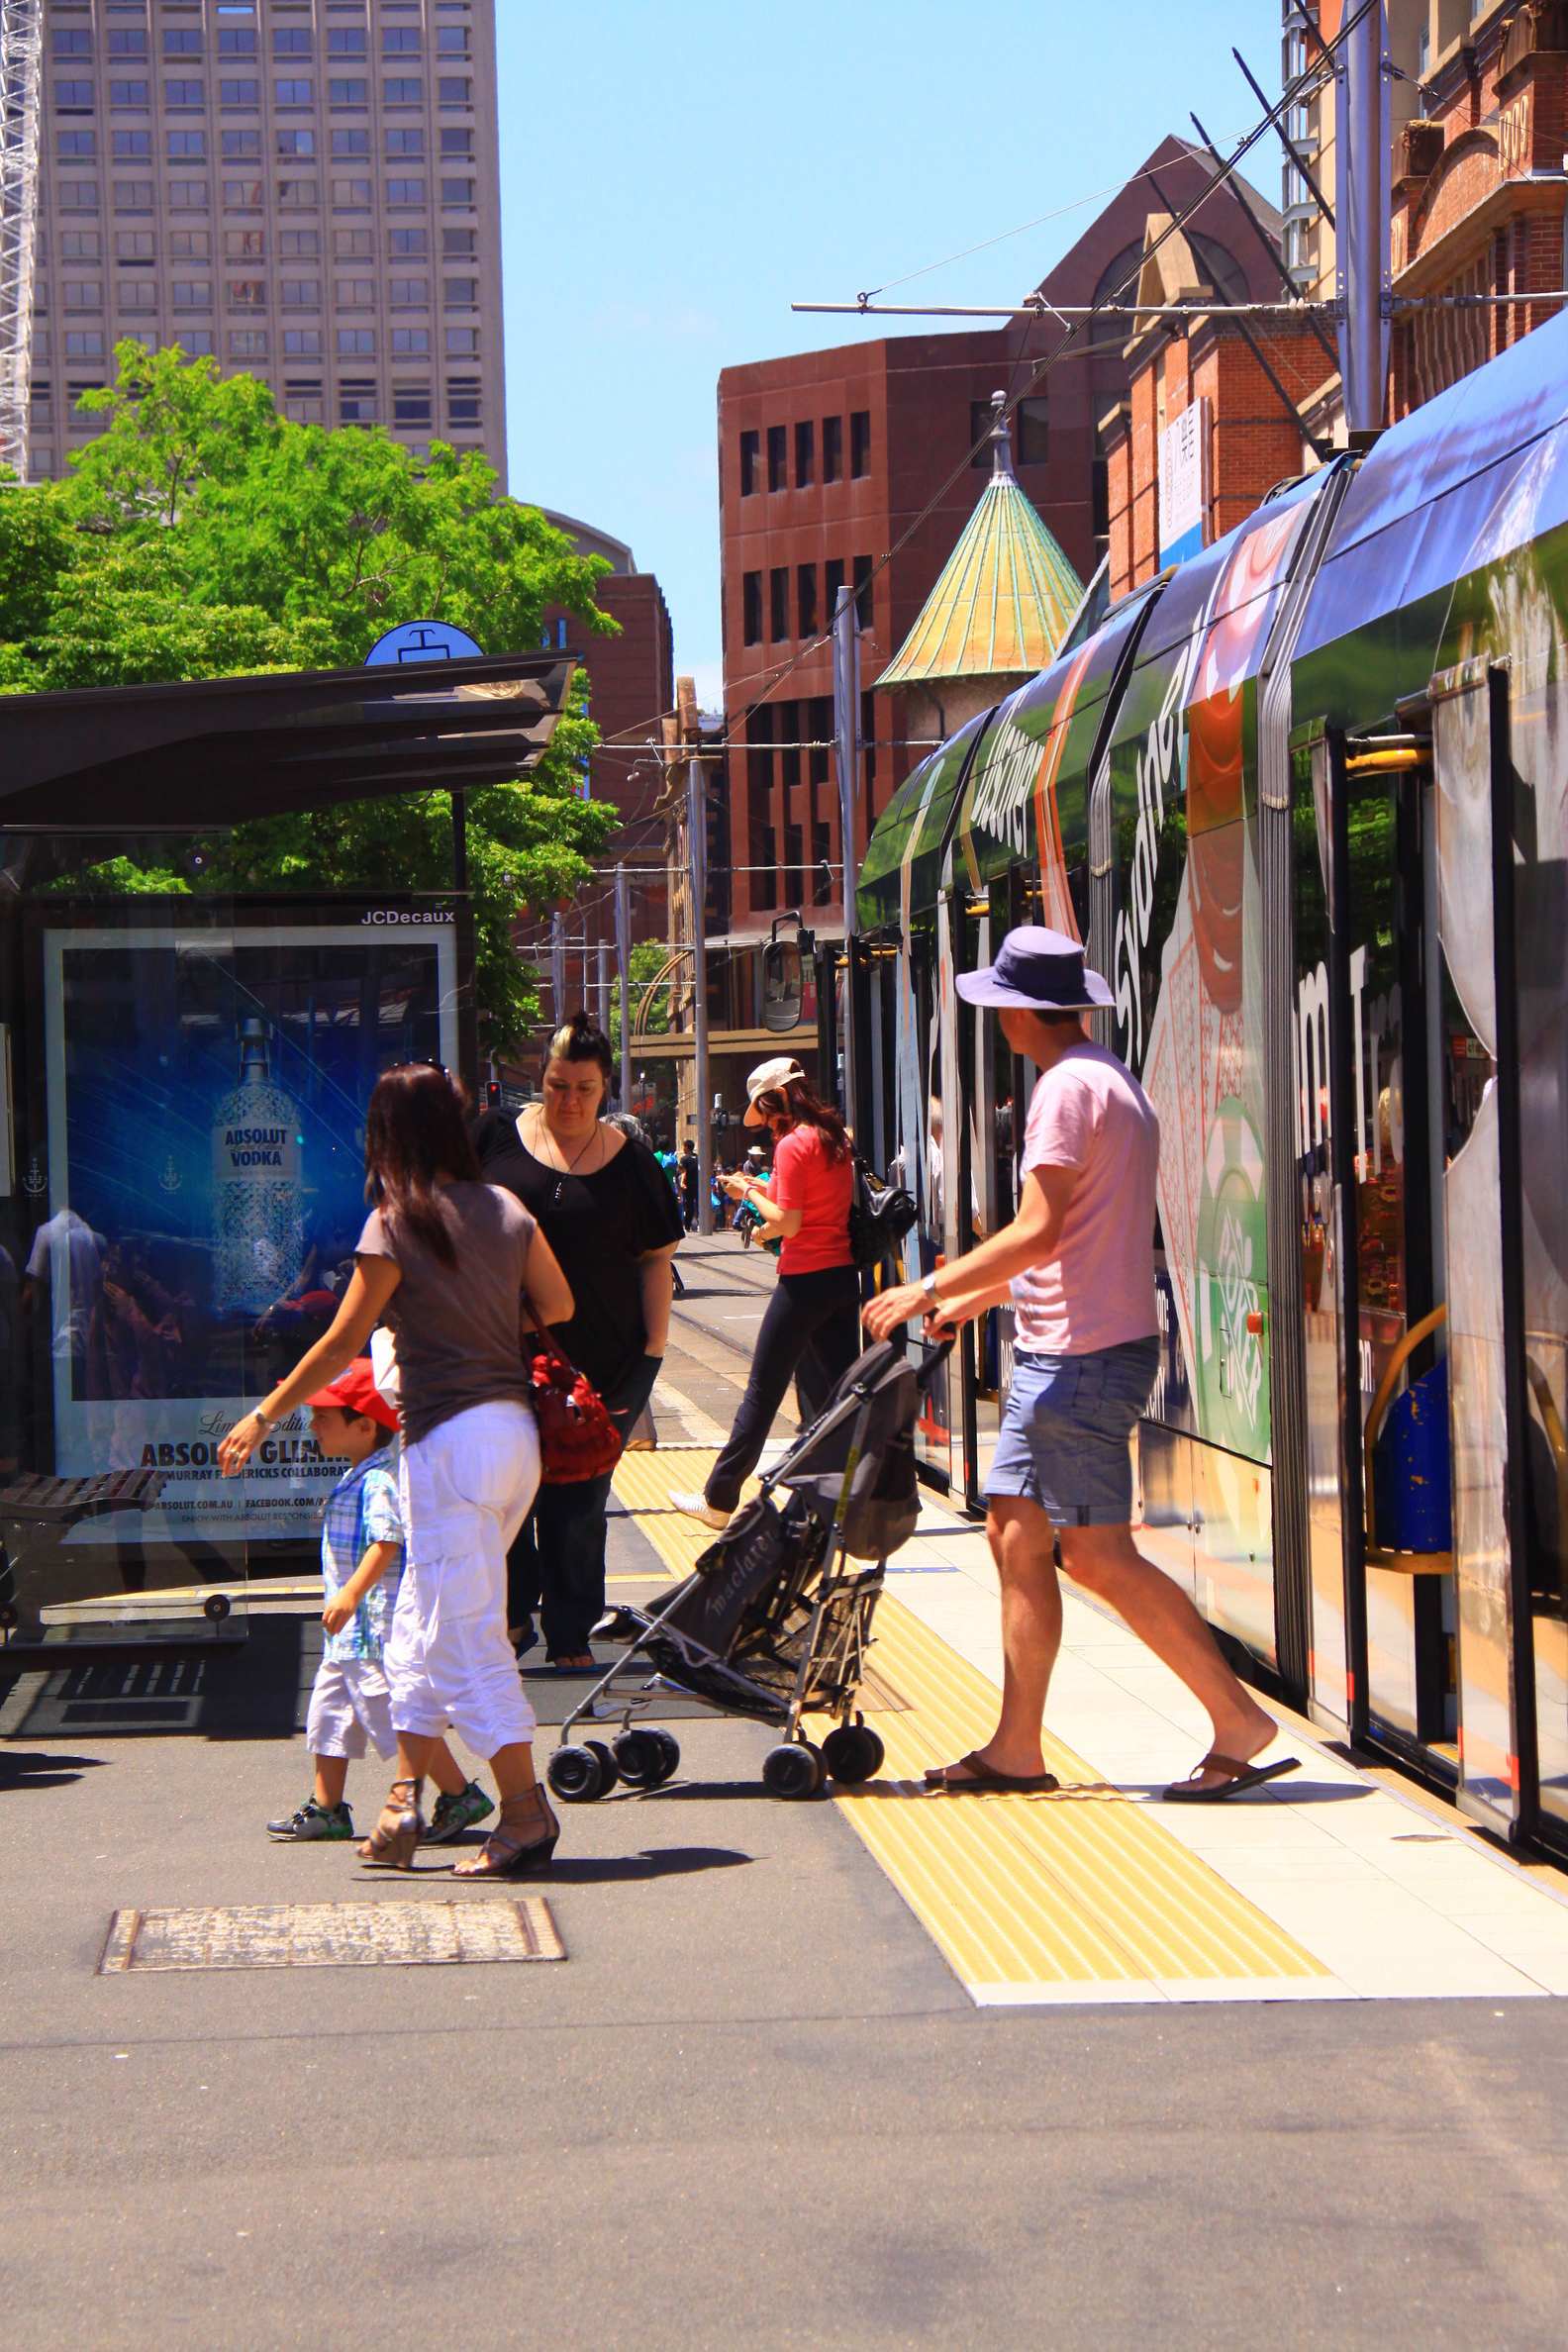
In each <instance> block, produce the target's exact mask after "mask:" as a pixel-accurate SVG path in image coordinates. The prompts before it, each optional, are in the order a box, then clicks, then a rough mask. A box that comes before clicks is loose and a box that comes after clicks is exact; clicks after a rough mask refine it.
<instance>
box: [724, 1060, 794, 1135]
mask: <svg viewBox="0 0 1568 2352" xmlns="http://www.w3.org/2000/svg"><path fill="white" fill-rule="evenodd" d="M805 1083H806V1073H805V1071H804V1070H803V1069H802V1068H801V1066H800V1063H799V1062H798V1061H797V1060H796V1059H795V1057H794V1055H793V1054H790V1053H775V1054H774V1056H773V1059H772V1060H771V1061H765V1062H758V1063H757V1066H756V1068H755V1069H754V1070H753V1071H751V1073H750V1074H749V1076H748V1077H747V1079H746V1107H745V1112H744V1115H743V1116H742V1118H741V1121H740V1124H741V1126H742V1127H765V1126H766V1125H767V1122H766V1120H765V1119H764V1118H763V1115H762V1113H761V1112H760V1111H759V1110H758V1109H757V1107H756V1104H757V1096H758V1095H764V1094H782V1093H783V1091H784V1089H785V1087H786V1086H795V1085H800V1086H804V1085H805Z"/></svg>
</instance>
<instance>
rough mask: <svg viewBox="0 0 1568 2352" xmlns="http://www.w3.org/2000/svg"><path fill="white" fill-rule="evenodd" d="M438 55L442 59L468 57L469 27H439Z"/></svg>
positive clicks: (437, 39)
mask: <svg viewBox="0 0 1568 2352" xmlns="http://www.w3.org/2000/svg"><path fill="white" fill-rule="evenodd" d="M436 53H437V55H438V56H441V57H466V56H467V54H468V28H467V26H466V25H438V26H437V28H436Z"/></svg>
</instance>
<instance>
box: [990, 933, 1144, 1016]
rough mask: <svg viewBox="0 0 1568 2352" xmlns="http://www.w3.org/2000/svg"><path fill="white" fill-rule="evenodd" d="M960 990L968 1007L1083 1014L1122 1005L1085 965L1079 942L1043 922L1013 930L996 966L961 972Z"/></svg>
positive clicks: (1001, 950) (999, 951)
mask: <svg viewBox="0 0 1568 2352" xmlns="http://www.w3.org/2000/svg"><path fill="white" fill-rule="evenodd" d="M954 985H955V986H956V988H957V990H958V994H959V995H960V996H961V997H962V998H963V1000H964V1003H965V1004H966V1005H1018V1006H1021V1007H1023V1008H1024V1010H1025V1011H1027V1012H1030V1013H1081V1012H1087V1011H1088V1009H1089V1008H1090V1007H1091V1006H1094V1005H1112V1004H1115V1002H1116V999H1115V997H1113V995H1112V993H1111V990H1110V987H1109V985H1108V983H1107V982H1106V981H1105V980H1103V979H1102V978H1101V976H1100V974H1099V973H1098V972H1094V971H1091V970H1090V969H1089V967H1088V965H1087V964H1086V963H1085V962H1084V951H1083V948H1082V946H1081V944H1080V943H1079V941H1078V940H1077V939H1070V938H1069V937H1068V936H1067V933H1066V932H1065V931H1046V930H1044V929H1043V927H1042V926H1041V925H1039V924H1037V923H1026V924H1023V925H1021V926H1020V928H1019V929H1018V930H1017V931H1009V932H1008V935H1007V937H1006V938H1005V939H1004V940H1003V942H1002V944H1001V946H1000V947H999V948H998V949H997V954H996V961H995V963H989V964H986V965H985V966H984V967H983V969H982V970H980V971H978V972H960V973H958V975H957V977H956V980H955V983H954Z"/></svg>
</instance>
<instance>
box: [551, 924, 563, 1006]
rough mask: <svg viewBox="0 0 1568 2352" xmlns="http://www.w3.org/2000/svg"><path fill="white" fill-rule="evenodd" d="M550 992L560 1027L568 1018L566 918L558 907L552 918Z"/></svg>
mask: <svg viewBox="0 0 1568 2352" xmlns="http://www.w3.org/2000/svg"><path fill="white" fill-rule="evenodd" d="M550 993H551V995H552V996H553V997H554V1000H555V1027H556V1028H557V1029H559V1028H560V1026H561V1023H562V1022H563V1021H564V1020H565V1018H566V918H565V916H564V915H563V914H562V913H561V912H560V909H559V908H558V907H557V909H556V910H555V913H554V915H553V916H552V917H551V918H550Z"/></svg>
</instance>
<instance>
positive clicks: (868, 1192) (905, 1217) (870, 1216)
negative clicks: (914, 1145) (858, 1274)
mask: <svg viewBox="0 0 1568 2352" xmlns="http://www.w3.org/2000/svg"><path fill="white" fill-rule="evenodd" d="M916 1216H917V1211H916V1207H915V1203H914V1201H913V1199H912V1198H911V1196H910V1195H909V1194H908V1193H907V1192H906V1191H905V1189H904V1187H903V1185H902V1184H884V1183H883V1182H882V1180H881V1178H880V1177H878V1176H873V1174H872V1173H871V1170H870V1168H869V1167H868V1165H867V1164H866V1162H865V1161H864V1160H863V1159H862V1158H861V1156H860V1154H859V1152H858V1151H857V1152H856V1153H855V1158H854V1194H853V1197H852V1198H851V1200H850V1203H849V1251H850V1255H851V1256H852V1257H853V1259H854V1262H855V1264H856V1265H857V1266H879V1265H880V1264H881V1263H882V1260H883V1259H884V1258H889V1257H896V1256H897V1255H898V1251H899V1245H900V1244H901V1242H902V1241H903V1239H904V1236H905V1234H906V1233H907V1232H908V1231H909V1229H910V1226H911V1225H913V1224H914V1223H915V1219H916Z"/></svg>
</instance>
